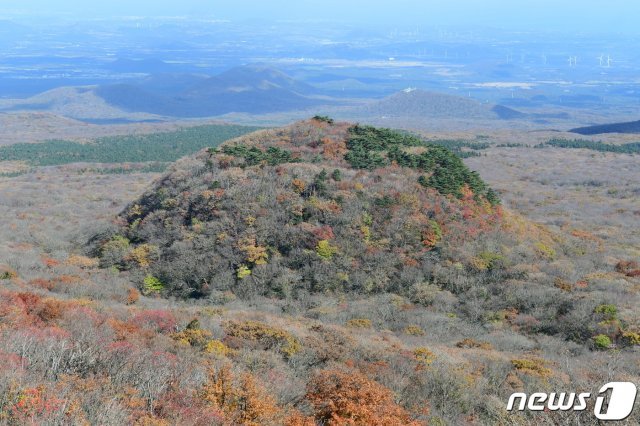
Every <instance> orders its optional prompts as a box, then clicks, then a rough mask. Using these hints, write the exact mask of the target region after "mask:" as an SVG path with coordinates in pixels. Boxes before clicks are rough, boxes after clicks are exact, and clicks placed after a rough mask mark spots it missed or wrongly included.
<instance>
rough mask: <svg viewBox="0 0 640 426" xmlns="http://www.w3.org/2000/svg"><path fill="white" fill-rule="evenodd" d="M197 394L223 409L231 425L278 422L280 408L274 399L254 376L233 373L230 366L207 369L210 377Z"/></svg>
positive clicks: (257, 425)
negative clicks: (238, 375) (236, 375)
mask: <svg viewBox="0 0 640 426" xmlns="http://www.w3.org/2000/svg"><path fill="white" fill-rule="evenodd" d="M200 398H201V399H202V400H204V401H205V402H206V403H207V404H208V405H210V406H213V407H215V408H219V409H220V410H222V411H223V412H224V413H225V415H226V417H227V419H228V420H229V421H230V422H231V424H234V425H244V426H260V425H275V424H279V423H280V422H279V421H278V419H279V418H280V417H281V411H280V408H278V406H277V404H276V401H275V399H274V398H273V397H272V396H271V395H270V394H269V393H268V392H267V391H266V389H264V388H263V387H262V386H260V385H259V384H258V383H257V382H256V380H255V378H254V377H253V376H252V375H251V374H249V373H244V374H242V375H241V376H240V377H235V375H234V374H233V373H232V372H231V368H230V367H229V366H228V365H225V366H223V367H221V368H218V369H215V368H210V369H209V379H208V381H207V383H206V384H205V385H204V386H203V387H202V389H201V390H200Z"/></svg>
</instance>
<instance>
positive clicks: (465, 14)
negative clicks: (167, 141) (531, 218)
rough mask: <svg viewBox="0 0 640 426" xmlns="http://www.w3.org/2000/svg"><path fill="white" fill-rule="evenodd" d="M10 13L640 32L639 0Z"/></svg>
mask: <svg viewBox="0 0 640 426" xmlns="http://www.w3.org/2000/svg"><path fill="white" fill-rule="evenodd" d="M7 11H13V12H16V11H20V12H21V14H22V15H23V16H25V15H27V16H28V15H31V14H39V15H43V14H44V15H49V14H64V15H67V16H72V17H77V18H79V19H82V18H89V17H106V16H124V15H137V16H166V15H194V16H202V15H212V16H214V17H216V18H219V19H230V20H234V21H237V20H244V19H251V20H255V19H263V20H265V21H274V20H289V19H296V20H298V19H322V20H338V21H343V22H345V21H346V22H357V23H362V22H365V23H372V24H381V23H387V24H390V25H401V24H413V25H415V24H424V25H437V24H441V25H470V24H476V25H488V26H494V27H505V28H509V29H513V28H522V29H542V30H545V29H552V30H557V29H567V30H571V31H576V30H581V31H584V32H616V31H633V32H640V30H637V28H638V24H637V20H638V18H639V17H640V2H638V1H636V0H606V1H604V0H392V1H375V0H374V1H371V0H369V1H367V0H298V1H296V0H233V1H228V0H225V1H216V0H175V1H163V0H156V1H153V0H108V1H99V2H93V1H87V0H59V1H55V0H53V1H52V0H0V16H1V14H4V15H7V13H6V12H7Z"/></svg>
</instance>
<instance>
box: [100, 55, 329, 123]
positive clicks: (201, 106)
mask: <svg viewBox="0 0 640 426" xmlns="http://www.w3.org/2000/svg"><path fill="white" fill-rule="evenodd" d="M146 83H147V84H145V82H143V83H142V84H116V85H109V86H101V87H99V88H98V89H97V90H96V94H97V95H98V96H99V97H101V98H102V99H104V100H105V101H106V102H107V103H108V104H109V105H112V106H115V107H117V108H121V109H123V110H125V111H130V112H146V113H151V114H158V115H168V116H175V117H207V116H216V115H223V114H227V113H232V112H241V113H252V114H259V113H268V112H279V111H288V110H292V109H297V108H308V107H311V106H313V105H317V104H319V103H325V104H326V103H328V101H327V100H320V99H318V98H317V97H316V96H317V95H318V91H317V90H316V89H315V88H314V87H313V86H310V85H308V84H305V83H302V82H299V81H297V80H295V79H293V78H291V77H290V76H288V75H287V74H285V73H283V72H281V71H279V70H276V69H273V68H269V67H266V66H261V65H250V66H243V67H237V68H233V69H231V70H229V71H226V72H224V73H222V74H219V75H216V76H213V77H208V78H201V79H199V80H195V79H194V83H195V84H194V85H191V86H189V87H186V88H185V89H184V90H182V91H180V92H179V93H159V92H157V91H152V90H150V89H151V88H152V87H153V82H151V83H152V84H149V80H147V82H146ZM156 87H157V85H156ZM160 87H161V86H160Z"/></svg>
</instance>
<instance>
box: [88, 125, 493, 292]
mask: <svg viewBox="0 0 640 426" xmlns="http://www.w3.org/2000/svg"><path fill="white" fill-rule="evenodd" d="M498 204H499V201H498V199H497V197H496V195H495V194H494V193H493V191H492V190H491V189H489V188H488V187H487V186H486V185H485V184H484V182H483V181H482V180H481V179H480V178H479V177H478V175H477V174H476V173H474V172H472V171H470V170H469V169H468V168H467V167H466V166H465V165H464V163H463V162H462V161H461V160H460V158H458V157H456V156H455V155H454V154H453V153H451V152H450V151H448V150H447V149H445V148H442V147H439V146H434V145H429V144H427V143H425V142H424V141H422V140H421V139H419V138H417V137H415V136H413V135H410V134H406V133H401V132H396V131H391V130H388V129H377V128H373V127H368V126H359V125H353V124H349V123H334V122H333V121H332V120H330V119H328V118H325V117H316V118H314V119H312V120H309V121H304V122H299V123H296V124H294V125H291V126H289V127H284V128H278V129H269V130H263V131H258V132H256V133H252V134H250V135H247V136H245V137H242V138H239V139H235V140H233V141H230V142H228V143H225V144H224V145H222V146H221V147H218V148H211V149H207V150H203V151H201V152H199V153H198V154H197V155H195V156H192V157H188V158H184V159H183V160H181V161H179V162H178V163H177V164H176V165H175V166H174V168H173V170H172V171H171V172H170V173H169V174H167V175H166V176H164V177H163V178H162V179H161V180H159V181H158V182H157V183H156V184H155V186H154V187H153V188H152V189H151V190H150V191H148V192H147V193H146V194H144V195H143V196H142V197H141V198H140V199H139V200H137V201H136V202H134V203H132V204H131V205H130V206H129V207H128V208H127V209H126V210H125V211H124V212H123V213H122V214H121V216H120V217H119V220H118V222H119V226H118V229H117V230H116V231H114V232H111V233H110V234H108V235H107V234H105V235H100V236H98V237H96V239H95V241H94V243H95V244H97V246H96V250H97V251H98V253H99V255H100V256H101V262H102V264H103V266H105V267H109V266H115V267H117V268H119V269H129V270H132V271H133V272H134V274H137V276H138V280H139V282H140V284H141V287H142V288H143V290H144V291H145V292H147V293H150V292H158V293H162V294H165V295H174V296H179V297H196V298H202V297H206V296H208V295H209V294H210V293H211V292H219V291H227V290H231V291H233V292H234V293H237V294H243V293H247V292H254V293H255V292H257V293H260V294H266V295H277V296H290V295H292V294H295V293H296V292H299V291H301V290H302V291H307V292H347V291H350V292H358V293H371V292H386V291H395V292H406V291H409V289H410V288H412V286H415V285H417V284H419V283H422V282H426V281H429V280H430V279H431V274H432V272H433V269H434V268H435V267H436V266H437V265H440V264H441V263H442V262H443V261H444V259H448V260H447V262H449V265H451V264H452V263H451V259H455V262H457V263H455V262H454V263H455V268H462V269H464V268H465V265H464V264H463V263H459V262H458V261H459V260H460V259H461V256H459V255H457V254H456V252H459V251H460V249H461V248H463V247H464V246H465V244H471V243H472V244H480V243H479V242H480V241H482V239H483V238H487V236H489V235H491V234H492V233H495V232H496V229H497V228H499V226H500V221H501V219H500V218H501V208H500V207H499V205H498ZM494 260H496V259H494ZM485 269H486V268H485Z"/></svg>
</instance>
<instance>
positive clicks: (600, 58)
mask: <svg viewBox="0 0 640 426" xmlns="http://www.w3.org/2000/svg"><path fill="white" fill-rule="evenodd" d="M598 60H599V61H600V66H602V64H603V63H604V55H600V56H598Z"/></svg>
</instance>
